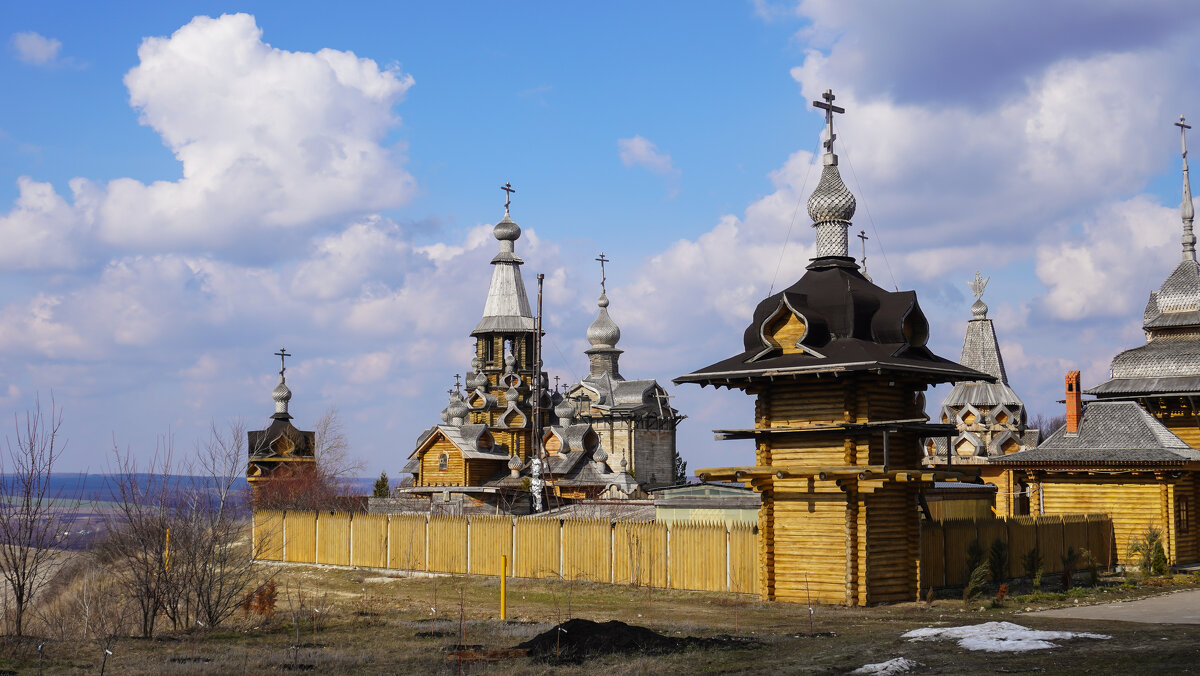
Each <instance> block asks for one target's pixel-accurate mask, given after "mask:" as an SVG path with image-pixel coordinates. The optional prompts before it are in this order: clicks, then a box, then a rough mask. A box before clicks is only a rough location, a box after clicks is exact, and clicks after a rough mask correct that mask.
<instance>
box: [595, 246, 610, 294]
mask: <svg viewBox="0 0 1200 676" xmlns="http://www.w3.org/2000/svg"><path fill="white" fill-rule="evenodd" d="M596 260H598V261H600V293H607V290H606V289H605V288H604V284H605V282H607V281H608V277H606V276H605V275H604V264H605V263H608V262H610V261H612V259H611V258H607V257H606V256H605V255H604V252H603V251H601V252H600V257H599V258H597V259H596Z"/></svg>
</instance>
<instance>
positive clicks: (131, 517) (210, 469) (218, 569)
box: [97, 423, 259, 637]
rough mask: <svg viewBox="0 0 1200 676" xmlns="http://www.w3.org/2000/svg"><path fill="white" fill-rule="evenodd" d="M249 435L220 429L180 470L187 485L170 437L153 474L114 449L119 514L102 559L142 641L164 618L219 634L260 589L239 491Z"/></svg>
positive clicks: (231, 428)
mask: <svg viewBox="0 0 1200 676" xmlns="http://www.w3.org/2000/svg"><path fill="white" fill-rule="evenodd" d="M245 436H246V435H245V429H244V427H243V426H242V425H241V424H240V423H234V424H231V425H230V426H229V427H228V429H227V430H224V431H222V430H220V429H218V428H217V427H216V426H215V425H214V426H213V427H212V429H211V431H210V435H209V439H208V441H207V442H206V443H204V444H201V445H199V446H198V447H197V449H196V452H195V454H194V460H193V461H191V462H188V463H183V464H181V465H180V466H179V467H180V469H181V470H182V471H181V472H180V473H181V474H183V475H185V476H184V477H183V478H182V479H179V478H176V479H173V474H174V473H175V472H174V470H175V465H174V463H173V454H174V452H173V444H172V442H171V440H170V438H169V437H167V438H163V439H162V440H160V442H159V444H158V448H157V449H156V451H155V454H154V456H153V457H152V459H151V460H150V461H149V463H148V464H147V465H146V466H145V467H144V469H145V470H147V471H146V472H145V473H140V472H139V471H138V470H139V467H138V465H137V463H136V462H135V461H134V460H133V458H132V456H131V455H130V454H128V453H124V454H123V453H121V452H120V451H119V450H114V455H113V463H114V465H115V467H116V471H115V472H113V473H112V474H111V477H112V478H111V480H112V482H113V484H114V486H113V489H114V490H113V493H114V499H115V501H116V504H117V509H116V515H115V516H114V517H112V518H110V523H109V524H108V530H109V536H108V537H107V538H106V539H105V540H104V541H103V542H102V543H101V545H100V546H99V548H98V549H97V553H98V555H99V556H101V557H102V558H103V559H104V560H106V561H109V562H110V565H111V566H112V567H113V568H114V570H115V572H116V573H117V579H118V580H119V581H120V582H121V583H122V585H123V586H124V588H125V589H126V591H127V593H128V595H129V596H130V597H131V598H133V599H135V600H136V603H137V606H138V608H139V611H140V615H141V633H142V635H143V636H146V637H149V636H153V635H154V631H155V626H156V623H157V620H158V618H159V617H160V616H165V617H166V618H167V619H169V620H170V621H171V623H172V626H173V627H174V628H175V629H180V628H193V627H195V626H204V627H216V626H218V625H220V624H221V623H222V622H223V621H225V620H226V619H228V618H229V616H231V615H232V614H233V613H234V612H235V611H236V610H237V608H238V606H239V605H240V604H241V603H242V600H243V599H244V598H245V597H246V594H247V591H248V590H249V589H252V588H254V587H256V586H257V585H258V583H259V580H258V577H259V573H258V572H257V570H255V568H254V567H253V560H254V556H253V554H254V552H253V549H252V547H253V545H252V544H248V541H249V540H250V538H249V524H248V521H247V519H245V518H244V517H243V516H242V515H239V514H238V512H237V507H238V505H239V504H242V503H243V501H241V500H239V499H237V496H236V495H235V491H234V486H235V485H236V481H237V478H238V477H239V476H240V474H241V471H242V464H243V463H244V462H245V458H244V456H245V445H244V439H245ZM147 475H149V477H150V478H149V479H148V480H147Z"/></svg>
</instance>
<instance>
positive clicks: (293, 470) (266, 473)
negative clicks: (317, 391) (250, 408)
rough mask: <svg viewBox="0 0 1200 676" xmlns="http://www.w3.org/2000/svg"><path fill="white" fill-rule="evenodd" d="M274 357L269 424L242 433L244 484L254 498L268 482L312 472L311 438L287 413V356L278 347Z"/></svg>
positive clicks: (313, 467)
mask: <svg viewBox="0 0 1200 676" xmlns="http://www.w3.org/2000/svg"><path fill="white" fill-rule="evenodd" d="M275 354H276V355H278V356H279V384H278V385H276V386H275V389H274V390H273V391H272V392H271V398H272V399H274V400H275V413H274V414H273V415H272V416H271V424H270V426H268V427H267V429H265V430H252V431H249V432H247V433H246V436H247V448H248V452H249V460H248V462H247V463H246V481H247V482H249V484H250V487H251V491H252V494H253V495H254V496H258V495H259V494H260V493H261V492H262V489H263V487H264V486H266V482H268V481H271V480H277V481H279V480H287V479H301V478H303V477H305V476H307V475H310V474H312V473H313V472H315V471H316V456H315V451H316V438H315V435H314V434H313V433H312V432H307V431H303V430H299V429H297V428H296V426H295V425H293V424H292V416H291V414H290V413H288V402H290V401H291V400H292V390H291V389H290V388H289V387H288V386H287V378H286V377H285V375H284V374H285V373H286V372H287V366H286V365H285V363H284V358H286V357H290V356H291V355H289V354H288V353H287V350H284V349H282V348H281V349H280V350H279V352H276V353H275ZM256 502H257V500H256Z"/></svg>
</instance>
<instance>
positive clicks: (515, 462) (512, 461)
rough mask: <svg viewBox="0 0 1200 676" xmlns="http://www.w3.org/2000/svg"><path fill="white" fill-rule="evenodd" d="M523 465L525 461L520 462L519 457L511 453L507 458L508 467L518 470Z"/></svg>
mask: <svg viewBox="0 0 1200 676" xmlns="http://www.w3.org/2000/svg"><path fill="white" fill-rule="evenodd" d="M524 466H525V463H523V462H521V458H520V457H518V456H515V455H513V456H510V457H509V458H508V468H509V469H511V470H518V469H521V468H522V467H524Z"/></svg>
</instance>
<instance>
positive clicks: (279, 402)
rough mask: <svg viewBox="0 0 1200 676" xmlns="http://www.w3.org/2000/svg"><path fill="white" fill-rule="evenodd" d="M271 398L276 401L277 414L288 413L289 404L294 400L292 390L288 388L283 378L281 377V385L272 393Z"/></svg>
mask: <svg viewBox="0 0 1200 676" xmlns="http://www.w3.org/2000/svg"><path fill="white" fill-rule="evenodd" d="M271 398H272V399H274V400H275V412H276V413H287V412H288V402H289V401H291V400H292V390H291V389H290V388H288V386H287V382H286V381H285V380H284V378H283V376H279V384H278V385H276V386H275V389H274V390H272V391H271Z"/></svg>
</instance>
